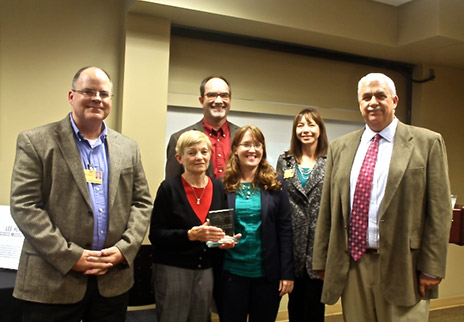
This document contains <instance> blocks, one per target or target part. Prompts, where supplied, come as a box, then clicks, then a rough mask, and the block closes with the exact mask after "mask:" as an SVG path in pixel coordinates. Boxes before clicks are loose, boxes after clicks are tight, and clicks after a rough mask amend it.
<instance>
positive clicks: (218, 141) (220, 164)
mask: <svg viewBox="0 0 464 322" xmlns="http://www.w3.org/2000/svg"><path fill="white" fill-rule="evenodd" d="M203 127H204V128H205V134H206V135H207V136H208V137H209V140H210V141H211V161H210V162H212V163H213V169H214V177H216V178H221V177H223V176H224V172H225V171H226V164H227V158H228V157H229V154H230V131H229V123H228V122H227V121H225V122H224V124H223V125H222V126H221V128H220V129H219V130H218V131H216V130H215V129H213V128H212V127H211V125H209V124H206V122H205V120H204V119H203Z"/></svg>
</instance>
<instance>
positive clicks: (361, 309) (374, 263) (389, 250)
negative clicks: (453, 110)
mask: <svg viewBox="0 0 464 322" xmlns="http://www.w3.org/2000/svg"><path fill="white" fill-rule="evenodd" d="M358 101H359V109H360V111H361V114H362V115H363V117H364V119H365V121H366V127H365V128H364V129H362V130H359V131H356V132H353V133H350V134H347V135H345V136H343V137H341V138H338V139H336V140H334V141H333V142H332V143H331V144H330V146H329V152H328V157H327V168H326V176H325V180H324V187H323V192H322V201H321V206H320V212H319V219H318V222H317V228H316V236H315V246H314V262H313V268H314V269H315V270H318V271H319V277H320V278H323V279H324V287H323V294H322V302H323V303H327V304H334V303H335V302H336V301H337V300H338V298H339V297H340V296H341V298H342V307H343V315H344V317H345V321H356V322H358V321H361V322H362V321H369V322H372V321H406V320H407V321H427V320H428V312H429V299H430V298H435V297H437V295H438V284H439V283H440V281H441V279H442V278H443V277H444V276H445V265H446V253H447V249H448V236H449V231H450V224H451V214H452V212H451V203H450V186H449V179H448V164H447V157H446V149H445V143H444V141H443V139H442V137H441V135H440V134H438V133H435V132H432V131H430V130H427V129H423V128H419V127H414V126H410V125H406V124H403V123H402V122H400V121H398V119H397V118H396V117H395V109H396V106H397V104H398V96H397V95H396V90H395V85H394V83H393V81H392V80H391V79H390V78H389V77H387V76H386V75H383V74H377V73H375V74H368V75H366V76H365V77H363V78H362V79H361V80H360V81H359V84H358ZM378 135H380V136H378ZM376 137H377V138H376ZM375 141H377V142H378V145H377V144H376V143H372V142H375ZM371 143H372V144H373V146H374V147H375V145H377V149H378V152H377V153H376V154H377V157H376V160H375V158H373V160H375V161H372V163H373V164H374V165H375V168H374V170H373V177H371V180H372V181H371V182H372V184H369V185H368V186H369V188H365V186H364V187H361V184H360V183H361V181H365V180H364V179H363V180H361V178H362V176H361V175H359V174H360V172H361V173H363V176H364V175H365V173H368V172H369V171H368V170H367V168H369V166H367V165H366V167H365V164H364V163H365V161H364V159H365V155H370V156H372V154H370V153H369V152H366V151H368V150H370V148H369V147H370V145H371ZM372 163H371V165H370V166H372ZM363 169H366V171H364V170H363ZM365 176H366V178H367V175H365ZM366 180H367V179H366ZM366 182H367V181H366ZM362 189H364V190H365V191H366V193H365V194H364V195H362V196H361V195H358V194H357V192H358V190H362ZM363 198H364V200H363ZM361 205H366V207H364V206H361ZM361 209H363V210H361ZM356 214H357V215H356ZM361 214H364V215H361ZM358 216H359V218H358V219H357V217H358ZM361 218H364V219H363V220H364V223H363V224H360V222H359V221H358V220H360V219H361ZM363 225H364V227H363ZM358 228H363V229H362V230H358ZM361 231H363V233H362V232H361Z"/></svg>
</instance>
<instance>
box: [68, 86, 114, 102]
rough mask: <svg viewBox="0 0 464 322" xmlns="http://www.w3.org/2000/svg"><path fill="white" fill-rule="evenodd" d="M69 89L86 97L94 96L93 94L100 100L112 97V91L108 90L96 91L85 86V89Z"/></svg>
mask: <svg viewBox="0 0 464 322" xmlns="http://www.w3.org/2000/svg"><path fill="white" fill-rule="evenodd" d="M71 91H73V92H77V93H79V94H81V95H84V96H85V97H87V98H94V97H95V96H97V94H98V96H100V98H101V99H102V100H104V99H108V98H111V97H113V93H111V92H108V91H96V90H93V89H90V88H85V89H72V90H71Z"/></svg>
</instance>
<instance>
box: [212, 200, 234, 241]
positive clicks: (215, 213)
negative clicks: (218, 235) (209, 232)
mask: <svg viewBox="0 0 464 322" xmlns="http://www.w3.org/2000/svg"><path fill="white" fill-rule="evenodd" d="M233 212H234V209H220V210H211V211H210V212H208V217H207V218H208V220H209V224H210V225H211V226H216V227H218V228H221V229H222V230H223V231H224V233H225V234H226V236H225V237H224V238H223V239H221V240H220V241H217V242H213V241H208V242H206V245H207V246H208V247H219V246H220V245H222V244H223V243H226V242H231V241H236V240H235V238H233V237H232V236H234V217H233Z"/></svg>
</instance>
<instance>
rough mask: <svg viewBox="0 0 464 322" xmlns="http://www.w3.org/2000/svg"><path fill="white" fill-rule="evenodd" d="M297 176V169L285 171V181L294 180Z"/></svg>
mask: <svg viewBox="0 0 464 322" xmlns="http://www.w3.org/2000/svg"><path fill="white" fill-rule="evenodd" d="M294 175H295V168H292V169H287V170H285V171H284V179H288V178H293V176H294Z"/></svg>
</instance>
